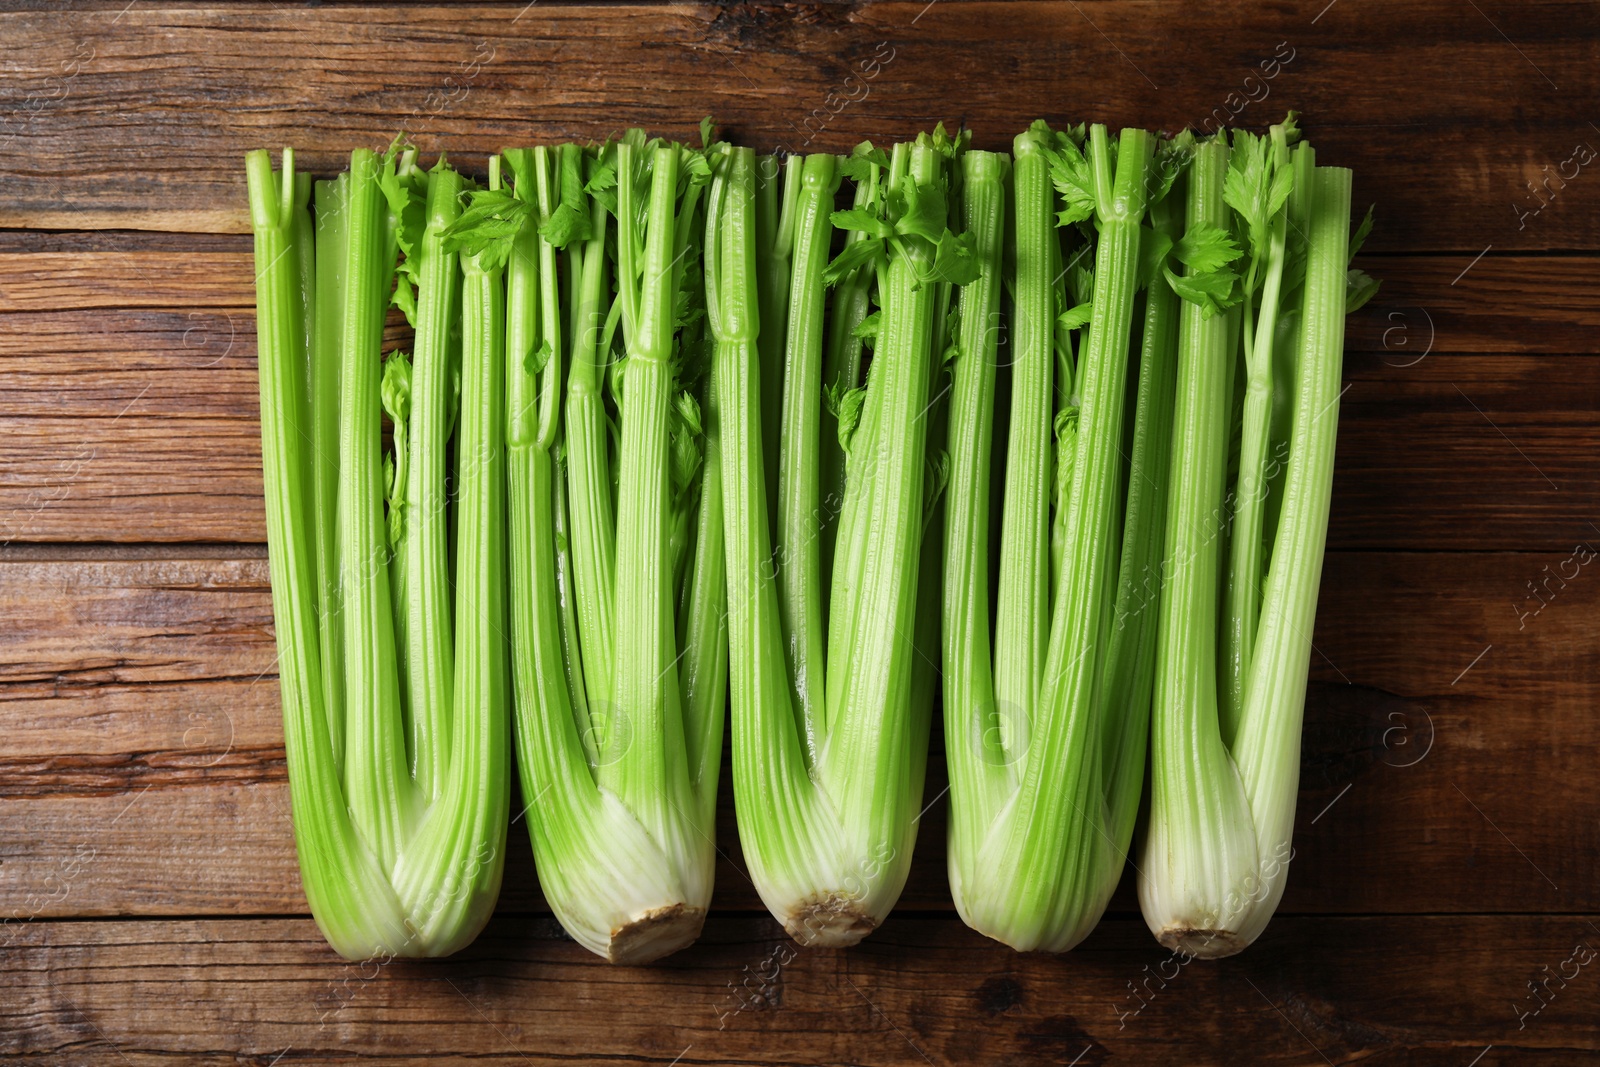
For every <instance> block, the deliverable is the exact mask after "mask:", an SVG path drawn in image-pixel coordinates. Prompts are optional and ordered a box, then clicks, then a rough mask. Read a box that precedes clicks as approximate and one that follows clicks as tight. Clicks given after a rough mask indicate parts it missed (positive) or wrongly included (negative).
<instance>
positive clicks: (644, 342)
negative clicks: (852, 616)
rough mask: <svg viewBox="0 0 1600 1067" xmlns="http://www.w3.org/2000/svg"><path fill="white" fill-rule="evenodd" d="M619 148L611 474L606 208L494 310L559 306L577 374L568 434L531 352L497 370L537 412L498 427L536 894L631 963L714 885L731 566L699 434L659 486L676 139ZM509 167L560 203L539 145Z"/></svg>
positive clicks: (675, 374)
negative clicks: (685, 465)
mask: <svg viewBox="0 0 1600 1067" xmlns="http://www.w3.org/2000/svg"><path fill="white" fill-rule="evenodd" d="M561 151H562V152H563V153H567V152H573V153H575V152H577V151H578V149H576V148H563V149H562V150H561ZM608 151H611V150H609V149H608ZM614 151H615V158H616V161H617V170H618V176H619V177H618V181H619V185H618V190H617V192H618V203H617V216H618V218H617V226H616V229H615V241H616V248H617V268H618V269H617V283H618V286H619V289H620V293H619V299H618V303H617V305H616V307H617V311H616V314H617V316H618V317H619V319H620V321H621V322H622V325H623V330H624V337H625V342H626V350H627V357H626V362H625V363H624V364H623V367H622V370H621V378H620V381H621V392H620V396H618V397H615V398H614V399H615V400H616V401H617V407H618V409H619V411H620V421H621V439H620V442H618V444H617V448H616V463H617V469H616V471H615V474H614V475H613V470H612V459H611V457H612V451H611V444H610V441H609V440H608V429H607V413H606V408H605V405H604V392H603V390H604V389H605V388H606V385H607V380H608V374H609V368H608V364H609V362H610V359H611V352H610V343H609V340H608V339H609V337H610V333H609V330H608V329H607V326H606V324H607V314H606V309H605V293H606V284H607V281H608V270H607V267H608V263H607V259H608V257H607V251H608V247H609V246H610V237H609V234H608V225H607V214H606V212H605V211H604V209H603V208H602V207H601V205H600V203H599V202H598V201H597V200H595V201H589V200H587V199H586V201H585V203H584V204H583V205H582V206H583V209H584V210H586V211H587V212H588V214H589V223H590V235H589V237H588V239H587V240H584V241H575V242H573V243H572V244H570V245H568V247H567V249H566V262H567V267H568V271H567V278H568V282H567V285H568V292H567V296H566V299H563V298H562V294H561V293H560V291H559V289H560V284H561V283H560V281H559V279H558V275H557V273H556V271H555V269H554V268H555V262H556V254H555V252H556V250H555V249H554V248H553V247H551V246H550V244H549V242H548V241H547V240H546V239H545V238H544V237H539V238H537V241H538V245H539V248H538V253H537V254H536V255H535V254H524V255H522V256H520V257H515V256H514V258H513V261H512V262H513V268H514V270H518V271H521V272H523V275H524V276H523V277H522V278H521V280H520V283H516V282H514V285H513V291H514V292H521V293H523V294H524V295H523V297H522V299H521V301H520V303H518V304H516V305H514V306H513V307H512V308H511V309H510V316H511V320H512V322H513V324H514V325H513V327H512V333H513V334H514V335H515V336H518V337H520V338H523V341H522V342H521V344H522V347H524V348H525V349H526V350H529V351H539V350H541V349H542V348H543V347H545V346H546V345H550V346H551V347H554V345H556V344H559V343H560V340H561V337H562V336H563V328H562V325H561V322H560V316H561V315H562V314H563V313H570V315H571V321H570V324H569V325H568V328H567V329H566V331H565V333H566V334H567V335H569V342H570V345H571V349H570V351H571V372H570V374H569V375H568V377H567V381H566V388H565V399H566V405H565V411H564V413H563V414H564V416H565V417H564V419H563V420H562V423H563V430H564V434H563V433H557V432H556V429H555V427H556V421H555V418H554V411H555V409H554V407H553V405H552V404H551V403H550V402H549V398H550V397H551V395H552V391H553V390H557V389H558V388H559V384H558V383H559V381H560V378H559V374H558V373H554V372H552V371H551V368H550V366H549V364H548V363H547V364H545V365H544V366H543V367H542V368H541V369H540V370H539V371H538V373H537V374H536V373H535V371H534V369H533V366H532V364H528V365H525V366H524V367H523V368H521V369H520V370H519V369H518V368H516V367H513V368H511V373H512V375H513V384H512V387H511V390H510V395H511V396H512V397H513V398H520V399H514V400H513V404H514V406H513V409H512V410H513V411H514V412H515V411H538V412H539V413H540V414H539V417H538V418H537V419H534V418H531V417H524V418H523V419H521V420H520V422H519V421H513V423H512V427H511V429H512V437H511V439H510V440H511V463H510V470H511V491H512V526H511V540H512V588H513V590H514V595H513V613H512V635H511V636H512V646H513V649H514V663H515V677H516V688H517V722H518V727H517V744H518V754H519V765H520V767H521V773H522V788H523V794H524V798H525V800H526V801H527V804H528V808H527V815H528V826H529V833H530V835H531V837H532V841H533V846H534V856H535V859H536V861H537V863H538V865H539V873H540V882H541V885H542V887H543V889H544V891H545V895H546V897H547V899H548V900H549V901H550V903H551V906H552V908H553V909H554V910H555V913H556V916H557V918H558V919H560V921H561V923H562V925H563V926H564V927H565V928H566V929H567V931H568V932H569V933H571V934H572V936H573V937H574V938H576V939H577V940H578V941H579V943H581V944H583V945H584V946H585V947H586V948H588V949H590V950H591V951H593V952H596V953H598V954H600V955H602V956H605V957H606V958H607V959H609V960H611V961H613V962H620V963H643V962H648V961H650V960H652V959H655V958H657V957H659V956H662V955H665V954H667V953H669V952H673V951H676V950H677V949H679V948H682V947H684V946H685V945H687V944H688V943H690V942H691V941H693V940H694V938H695V937H696V936H698V934H699V931H700V927H701V924H702V923H703V921H704V918H705V911H706V908H707V906H708V904H709V901H710V894H711V881H712V869H713V866H714V859H715V846H714V844H713V834H714V826H713V818H714V807H715V799H716V787H717V771H718V769H719V758H718V757H719V753H720V750H721V740H722V718H721V715H720V714H718V712H720V709H721V707H722V703H723V698H724V684H725V683H724V679H725V677H726V670H727V664H726V653H725V651H724V645H723V636H722V629H721V627H722V618H723V614H724V612H723V608H722V603H723V598H724V596H725V580H724V576H723V572H722V544H721V540H722V513H721V506H720V490H721V482H720V478H719V477H718V475H717V464H716V454H717V453H716V447H715V440H714V432H713V431H709V430H708V432H707V434H706V439H705V442H704V446H703V447H704V460H703V467H702V468H701V471H700V473H699V485H698V490H696V489H695V487H694V486H692V485H691V486H689V487H686V489H685V492H687V493H688V500H687V502H685V501H684V500H681V499H675V498H674V495H673V491H672V485H671V481H672V471H671V464H672V449H673V448H674V447H681V446H680V445H675V442H674V440H673V438H672V436H671V435H672V433H673V429H672V427H673V421H672V420H673V418H674V416H673V412H674V410H680V411H681V409H682V407H683V405H685V404H686V403H688V401H687V400H686V398H685V394H684V393H682V392H681V389H682V381H681V373H682V370H683V367H682V358H681V357H682V355H683V353H682V352H681V351H680V350H679V347H678V342H677V340H676V325H677V324H676V317H675V315H676V306H677V301H678V296H679V292H680V290H681V289H682V278H683V274H684V271H683V269H682V268H681V267H679V266H677V260H678V259H679V258H680V257H682V256H684V255H686V254H687V253H688V252H690V251H692V249H691V248H690V247H689V246H688V245H687V244H686V241H685V239H684V236H685V234H686V233H688V232H691V231H692V229H693V227H692V226H690V225H688V224H687V223H686V222H685V221H684V220H680V218H679V217H678V212H680V211H681V212H684V213H685V214H686V215H687V216H688V217H689V218H691V219H692V218H693V216H694V215H695V210H696V209H695V203H696V195H695V193H694V192H693V191H691V192H689V193H686V194H684V195H683V196H682V197H679V196H678V194H677V192H676V190H677V186H678V183H679V182H678V179H679V173H680V164H681V159H682V155H681V153H682V152H683V151H684V150H683V149H680V148H678V147H677V146H671V147H664V148H656V147H654V146H651V145H643V144H642V143H641V142H636V141H626V142H624V143H623V144H622V145H619V146H618V147H617V148H616V149H615V150H614ZM641 157H643V158H641ZM518 169H519V172H522V173H531V175H532V176H533V178H532V182H531V184H530V190H536V191H537V198H538V203H539V209H540V210H539V216H540V218H541V219H542V220H548V219H549V218H550V217H551V215H552V214H553V213H554V212H555V210H556V209H557V207H558V206H559V197H558V196H557V192H556V189H555V188H554V183H553V181H552V175H551V171H550V154H549V153H546V152H544V151H543V150H540V149H535V150H533V151H532V152H531V153H529V154H528V156H527V157H524V158H519V166H518ZM640 186H643V187H644V188H647V189H648V195H647V199H646V201H645V203H644V204H642V205H641V204H640V203H638V196H637V193H638V191H639V187H640ZM518 195H519V197H521V196H529V195H532V193H531V192H526V193H525V192H523V191H519V193H518ZM562 195H565V194H562ZM519 240H520V238H519ZM534 271H537V272H538V278H537V280H536V281H535V280H534V279H533V278H532V277H529V276H527V275H528V274H530V273H531V272H534ZM547 413H548V415H547ZM563 456H564V459H565V463H566V467H567V470H566V477H565V479H563V478H562V477H561V471H560V470H559V464H560V462H561V459H562V458H563ZM613 481H615V485H616V495H615V503H614V504H613V498H612V485H613ZM613 516H614V518H613ZM674 531H683V534H682V539H683V540H684V541H685V544H684V545H683V546H682V547H675V541H676V540H677V538H678V535H677V534H675V533H674ZM685 554H686V555H687V558H686V559H683V560H681V561H680V560H679V559H678V557H679V556H682V555H685ZM679 571H682V572H683V574H684V577H683V579H682V581H681V583H680V582H678V580H677V578H676V575H677V573H678V572H679ZM680 652H681V654H680Z"/></svg>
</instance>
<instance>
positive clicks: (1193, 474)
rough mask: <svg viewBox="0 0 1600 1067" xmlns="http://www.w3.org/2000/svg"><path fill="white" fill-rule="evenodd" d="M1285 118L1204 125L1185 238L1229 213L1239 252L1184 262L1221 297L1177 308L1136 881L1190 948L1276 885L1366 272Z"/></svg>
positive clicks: (1244, 934) (1246, 912) (1344, 221)
mask: <svg viewBox="0 0 1600 1067" xmlns="http://www.w3.org/2000/svg"><path fill="white" fill-rule="evenodd" d="M1291 120H1292V116H1291ZM1293 138H1294V129H1293V126H1292V121H1291V122H1289V123H1285V124H1284V125H1281V126H1277V127H1274V128H1273V130H1272V132H1271V134H1270V135H1269V136H1268V137H1267V138H1262V139H1258V138H1255V137H1252V136H1250V135H1248V134H1240V133H1235V134H1234V136H1233V139H1232V148H1231V153H1230V149H1229V145H1228V143H1226V142H1225V141H1223V140H1221V139H1214V140H1209V141H1206V142H1205V143H1202V144H1200V145H1199V146H1197V148H1196V149H1195V153H1194V160H1193V164H1192V167H1191V170H1190V175H1189V191H1188V220H1187V224H1188V229H1187V234H1186V237H1185V240H1190V239H1191V238H1194V237H1195V235H1197V234H1198V235H1200V237H1201V238H1202V239H1208V238H1209V235H1212V234H1214V233H1215V232H1216V231H1218V230H1225V231H1227V230H1231V231H1232V233H1233V234H1234V235H1235V238H1236V239H1237V243H1238V245H1239V246H1240V247H1241V248H1242V249H1243V250H1244V251H1245V253H1246V255H1245V270H1244V271H1243V272H1242V273H1239V272H1233V271H1229V270H1226V269H1223V270H1222V272H1221V273H1222V276H1221V277H1218V272H1217V271H1215V270H1213V271H1212V272H1211V274H1212V279H1213V280H1212V281H1205V280H1204V279H1205V278H1206V275H1207V270H1206V269H1204V267H1205V266H1206V265H1204V264H1197V263H1190V264H1189V271H1188V274H1187V275H1185V277H1184V278H1183V279H1181V280H1180V284H1182V285H1184V286H1185V287H1187V288H1188V289H1190V290H1203V291H1204V293H1206V294H1210V296H1211V297H1213V298H1217V299H1212V300H1211V301H1210V302H1209V303H1208V302H1207V300H1205V299H1202V300H1200V301H1199V302H1194V303H1190V304H1188V305H1186V306H1185V307H1184V309H1183V313H1182V324H1181V327H1180V342H1179V347H1180V354H1179V379H1178V407H1177V419H1176V423H1175V426H1174V430H1173V448H1172V463H1173V476H1172V480H1171V488H1170V495H1169V505H1168V506H1169V509H1170V516H1171V521H1170V522H1169V524H1168V527H1167V538H1166V550H1165V579H1166V584H1165V586H1164V590H1163V594H1162V599H1161V608H1160V636H1159V651H1158V654H1157V673H1156V685H1155V695H1154V706H1153V720H1152V727H1151V768H1152V781H1151V795H1150V817H1149V830H1148V833H1147V836H1146V840H1145V844H1144V850H1143V853H1142V855H1141V858H1140V861H1139V863H1140V867H1139V899H1140V903H1141V905H1142V907H1143V910H1144V915H1145V921H1146V922H1147V923H1148V924H1149V925H1150V929H1151V930H1152V931H1154V932H1155V934H1156V936H1157V937H1158V938H1159V939H1160V940H1161V942H1162V943H1163V944H1165V945H1168V946H1169V947H1172V948H1174V949H1180V950H1182V951H1184V952H1186V953H1189V954H1192V955H1197V956H1207V957H1213V956H1226V955H1230V954H1232V953H1234V952H1238V951H1239V950H1240V949H1242V948H1244V947H1245V946H1246V945H1248V944H1250V942H1251V941H1253V940H1254V939H1255V938H1256V937H1257V936H1258V935H1259V934H1260V933H1261V931H1262V929H1263V928H1264V927H1265V926H1266V924H1267V921H1268V920H1269V919H1270V918H1271V916H1272V913H1273V911H1274V909H1275V908H1276V907H1277V904H1278V900H1279V899H1280V897H1281V896H1282V893H1283V887H1284V883H1285V879H1286V877H1287V871H1288V864H1289V860H1290V858H1291V856H1292V854H1293V849H1292V847H1291V843H1290V841H1291V835H1292V833H1293V824H1294V806H1295V793H1296V788H1297V785H1298V780H1299V769H1300V761H1299V739H1300V725H1301V718H1302V714H1303V710H1304V704H1305V691H1306V674H1307V669H1308V666H1309V659H1310V651H1311V633H1312V629H1313V627H1314V624H1315V615H1316V604H1317V590H1318V582H1319V580H1320V575H1321V569H1322V556H1323V547H1324V543H1325V540H1326V533H1327V523H1328V505H1329V497H1330V492H1331V486H1332V479H1333V456H1334V442H1335V438H1336V435H1337V428H1338V403H1339V395H1340V389H1339V378H1340V370H1341V362H1342V349H1343V343H1344V316H1345V313H1346V310H1347V307H1348V306H1350V305H1351V304H1353V303H1357V302H1359V299H1364V296H1363V295H1361V294H1362V293H1363V292H1364V294H1365V295H1370V293H1371V287H1372V283H1370V281H1368V280H1365V279H1364V276H1363V278H1362V279H1356V278H1354V277H1347V271H1346V267H1347V260H1348V249H1349V243H1350V242H1349V230H1350V172H1349V171H1347V170H1342V169H1339V168H1332V167H1316V166H1315V165H1314V157H1313V155H1312V150H1311V149H1310V147H1309V146H1306V145H1300V146H1298V147H1296V148H1295V149H1294V150H1293V151H1292V152H1291V151H1290V149H1289V142H1290V141H1291V140H1292V139H1293ZM1213 282H1214V283H1215V284H1213ZM1347 286H1348V287H1350V288H1351V289H1352V291H1353V292H1354V293H1355V294H1356V296H1355V299H1353V300H1352V299H1347ZM1179 291H1180V292H1184V291H1185V290H1184V289H1183V288H1180V289H1179ZM1236 367H1238V368H1239V369H1238V370H1236V369H1235V368H1236ZM1241 377H1242V383H1243V385H1242V389H1243V397H1242V403H1241V401H1240V400H1238V399H1236V388H1235V382H1236V381H1239V380H1240V379H1241ZM1236 404H1239V405H1240V407H1239V408H1238V409H1237V410H1239V414H1237V415H1236V414H1235V411H1236V407H1235V405H1236ZM1275 406H1276V407H1277V408H1278V410H1279V412H1281V414H1279V415H1278V416H1277V417H1275V415H1274V407H1275ZM1235 427H1238V429H1239V438H1238V440H1237V443H1234V441H1233V440H1232V438H1233V432H1234V429H1235ZM1233 457H1236V458H1233ZM1230 459H1232V463H1230ZM1233 463H1236V464H1237V472H1238V473H1237V479H1236V481H1235V482H1234V483H1233V487H1232V489H1231V490H1229V489H1227V485H1228V478H1229V470H1230V466H1232V465H1233ZM1225 490H1226V492H1225ZM1224 560H1226V561H1227V563H1226V567H1225V568H1224V567H1223V561H1224ZM1219 598H1220V599H1221V605H1220V612H1219ZM1219 617H1220V619H1221V623H1220V625H1219V624H1218V623H1216V622H1214V621H1213V620H1217V619H1219ZM1219 631H1220V634H1219ZM1219 638H1220V640H1219Z"/></svg>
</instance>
